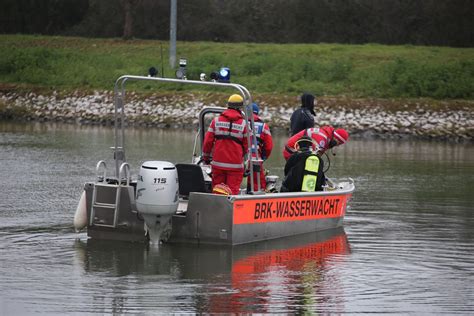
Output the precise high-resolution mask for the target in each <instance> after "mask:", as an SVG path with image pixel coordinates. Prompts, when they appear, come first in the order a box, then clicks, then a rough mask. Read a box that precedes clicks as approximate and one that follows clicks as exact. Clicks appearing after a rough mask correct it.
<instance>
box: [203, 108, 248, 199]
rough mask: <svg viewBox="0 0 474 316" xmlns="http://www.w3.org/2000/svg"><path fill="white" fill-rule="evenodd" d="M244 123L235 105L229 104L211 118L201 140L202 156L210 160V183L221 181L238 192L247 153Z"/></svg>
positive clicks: (213, 184) (234, 192)
mask: <svg viewBox="0 0 474 316" xmlns="http://www.w3.org/2000/svg"><path fill="white" fill-rule="evenodd" d="M246 135H247V124H246V122H245V120H244V118H243V116H242V113H241V112H240V110H238V109H233V108H229V109H227V110H225V111H224V112H222V113H221V115H219V116H218V117H216V118H215V119H214V120H212V122H211V125H209V129H208V130H207V132H206V135H205V137H204V143H203V149H202V154H203V159H204V161H206V162H210V161H211V157H212V162H211V165H212V187H214V186H215V185H217V184H219V183H224V184H226V185H228V186H229V187H230V189H231V190H232V194H239V193H240V184H241V182H242V179H243V175H244V155H245V154H246V153H247V149H248V144H247V138H246V137H247V136H246Z"/></svg>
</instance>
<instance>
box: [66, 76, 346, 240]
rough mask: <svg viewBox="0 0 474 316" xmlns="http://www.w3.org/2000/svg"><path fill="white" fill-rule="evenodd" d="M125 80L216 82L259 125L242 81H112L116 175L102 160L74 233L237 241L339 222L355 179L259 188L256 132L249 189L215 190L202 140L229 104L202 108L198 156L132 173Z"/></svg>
mask: <svg viewBox="0 0 474 316" xmlns="http://www.w3.org/2000/svg"><path fill="white" fill-rule="evenodd" d="M128 81H146V82H158V83H172V84H187V85H204V86H212V87H214V88H216V89H217V88H219V89H233V90H237V92H238V93H239V94H240V95H241V96H242V97H243V99H244V108H243V114H244V117H245V119H246V121H248V122H249V124H250V125H249V126H254V124H253V115H252V112H251V106H250V105H251V104H252V97H251V95H250V92H249V91H248V90H247V89H246V88H245V87H244V86H242V85H240V84H234V83H226V82H214V81H194V80H181V79H171V78H158V77H144V76H132V75H125V76H121V77H120V78H118V79H117V80H116V82H115V87H114V107H115V124H114V139H115V144H114V147H113V167H112V169H113V173H112V174H110V172H109V170H108V169H107V163H106V161H105V160H100V161H99V162H98V163H97V165H96V172H97V178H96V180H95V181H92V182H87V183H85V184H84V192H83V193H82V195H81V198H80V200H79V204H78V207H77V210H76V214H75V216H74V227H75V228H76V231H80V230H81V229H83V228H85V227H87V235H88V237H89V238H92V239H109V240H125V241H144V242H148V241H151V242H153V243H159V242H170V243H172V242H180V243H181V242H183V243H202V244H223V245H239V244H246V243H251V242H257V241H263V240H269V239H275V238H280V237H285V236H292V235H298V234H304V233H310V232H315V231H322V230H327V229H332V228H336V227H341V226H342V225H343V220H344V215H345V213H346V210H347V204H348V202H349V199H350V197H351V195H352V192H353V191H354V189H355V186H354V181H353V180H352V179H350V178H348V179H340V180H337V179H329V181H328V185H327V186H326V187H325V188H324V191H316V192H285V193H280V192H278V182H279V181H278V178H279V177H278V176H275V175H271V176H267V180H268V181H267V187H266V188H261V187H260V181H259V179H258V177H257V179H256V180H257V181H256V187H255V186H254V181H253V174H254V173H253V168H254V166H257V165H259V163H260V162H261V160H260V158H259V157H258V153H257V154H256V155H255V153H254V154H253V155H252V153H251V148H252V144H257V140H256V137H255V133H249V135H247V142H248V145H249V146H248V148H249V152H248V153H247V155H246V157H248V159H247V164H246V165H248V166H249V168H250V170H249V171H250V172H249V177H250V184H251V187H250V190H247V189H242V190H241V192H240V194H238V195H220V194H213V193H212V192H211V176H212V174H211V168H210V166H209V165H204V164H203V162H202V159H200V158H201V156H202V143H203V141H204V133H205V131H206V130H207V126H208V124H209V122H210V119H212V118H213V117H215V116H216V115H218V114H219V113H221V112H223V111H224V110H226V108H222V107H215V106H213V107H209V106H204V107H203V108H202V110H201V111H200V113H199V119H198V122H199V123H198V129H197V132H196V138H195V144H194V149H193V156H192V157H193V158H192V161H190V162H189V163H176V164H175V163H172V162H168V161H160V160H155V161H145V162H143V163H142V164H141V166H140V171H139V174H138V175H136V176H132V175H131V174H130V165H129V164H128V162H127V161H126V159H125V146H124V145H125V144H124V135H125V125H126V124H125V122H126V117H125V111H124V106H125V105H126V102H125V92H126V89H125V86H126V82H128Z"/></svg>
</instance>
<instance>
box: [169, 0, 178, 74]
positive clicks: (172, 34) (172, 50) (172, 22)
mask: <svg viewBox="0 0 474 316" xmlns="http://www.w3.org/2000/svg"><path fill="white" fill-rule="evenodd" d="M177 11H178V0H171V9H170V67H171V69H174V66H175V64H176V29H177V27H176V22H177Z"/></svg>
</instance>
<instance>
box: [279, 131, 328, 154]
mask: <svg viewBox="0 0 474 316" xmlns="http://www.w3.org/2000/svg"><path fill="white" fill-rule="evenodd" d="M333 133H334V128H333V127H332V126H323V127H320V128H318V127H312V128H308V129H305V130H303V131H301V132H299V133H297V134H295V135H293V136H291V137H290V138H289V139H288V141H287V142H286V145H285V148H283V157H285V160H288V158H290V156H291V155H292V154H293V153H295V152H296V151H297V150H296V149H295V144H296V142H297V141H298V140H299V139H300V138H301V137H303V136H305V135H306V136H309V137H311V138H312V139H313V140H314V141H315V143H313V145H312V147H313V151H315V150H318V151H319V153H324V152H325V151H326V150H328V149H329V142H330V141H331V139H332V137H333ZM316 144H317V145H316Z"/></svg>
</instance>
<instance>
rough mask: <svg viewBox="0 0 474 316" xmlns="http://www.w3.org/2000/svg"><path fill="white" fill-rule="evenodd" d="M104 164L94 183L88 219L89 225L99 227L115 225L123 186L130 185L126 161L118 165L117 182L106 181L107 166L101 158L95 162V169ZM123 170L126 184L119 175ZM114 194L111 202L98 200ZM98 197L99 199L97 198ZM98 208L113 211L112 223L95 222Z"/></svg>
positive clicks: (114, 226)
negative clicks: (102, 171) (124, 184)
mask: <svg viewBox="0 0 474 316" xmlns="http://www.w3.org/2000/svg"><path fill="white" fill-rule="evenodd" d="M102 165H103V166H104V173H103V176H98V181H97V182H96V183H95V185H94V190H93V193H92V207H91V215H90V220H89V225H90V226H101V227H111V228H116V227H117V219H118V214H119V212H118V211H119V209H120V196H121V192H122V189H123V188H127V189H128V188H129V187H130V166H129V165H128V163H126V162H124V163H122V165H121V166H120V169H119V173H118V176H117V184H109V183H106V172H107V167H106V164H105V161H103V160H101V161H99V162H98V163H97V166H96V171H97V172H98V171H99V169H100V167H101V166H102ZM124 172H125V178H126V186H123V185H122V181H121V175H122V173H124ZM107 196H109V197H110V196H115V199H114V201H113V203H106V202H100V201H103V199H104V197H105V198H107ZM98 197H99V199H98ZM98 209H102V210H104V209H105V210H110V211H112V212H113V221H112V224H105V223H97V222H95V215H96V212H97V210H98Z"/></svg>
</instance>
